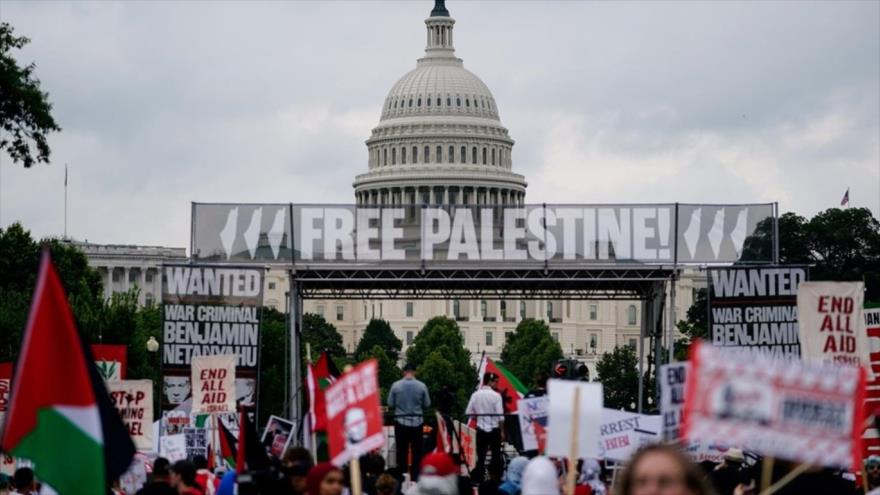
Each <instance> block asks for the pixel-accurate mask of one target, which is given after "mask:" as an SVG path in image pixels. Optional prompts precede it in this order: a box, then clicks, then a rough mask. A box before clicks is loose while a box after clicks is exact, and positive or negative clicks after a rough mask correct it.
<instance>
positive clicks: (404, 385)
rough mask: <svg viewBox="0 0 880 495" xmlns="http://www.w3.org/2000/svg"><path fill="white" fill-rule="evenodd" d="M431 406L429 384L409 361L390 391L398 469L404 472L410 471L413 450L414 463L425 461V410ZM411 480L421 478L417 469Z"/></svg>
mask: <svg viewBox="0 0 880 495" xmlns="http://www.w3.org/2000/svg"><path fill="white" fill-rule="evenodd" d="M430 406H431V399H430V398H429V397H428V387H426V386H425V384H424V383H422V382H420V381H419V380H417V379H416V367H415V366H414V365H413V364H412V363H407V364H406V366H404V368H403V378H401V379H400V380H397V381H396V382H394V384H393V385H391V390H389V391H388V408H389V409H390V410H391V412H392V414H394V438H395V442H396V450H397V468H398V469H400V471H401V472H402V473H406V472H409V467H410V464H409V463H408V462H407V460H408V458H409V456H408V454H409V451H410V450H412V466H416V467H418V466H419V465H421V461H422V421H423V416H424V414H425V410H426V409H428V407H430ZM411 474H412V478H411V479H412V480H413V481H415V480H416V479H417V478H418V469H415V470H413V472H412V473H411Z"/></svg>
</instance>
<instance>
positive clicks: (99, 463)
mask: <svg viewBox="0 0 880 495" xmlns="http://www.w3.org/2000/svg"><path fill="white" fill-rule="evenodd" d="M93 363H94V360H93V359H92V356H91V353H90V351H89V349H88V346H86V345H85V343H84V342H83V341H82V339H81V338H80V335H79V333H78V332H77V330H76V326H75V325H74V320H73V314H72V313H71V311H70V306H69V305H68V303H67V297H66V295H65V293H64V288H63V286H62V285H61V280H60V279H59V277H58V274H57V272H56V271H55V268H54V266H53V265H52V262H51V260H50V258H49V253H48V251H44V252H43V258H42V261H41V263H40V272H39V275H38V279H37V284H36V289H35V291H34V299H33V302H32V304H31V310H30V316H29V319H28V324H27V328H26V329H25V333H24V337H23V340H22V345H21V351H20V353H19V357H18V363H17V367H16V372H15V375H14V378H13V384H12V395H11V396H10V407H9V411H8V413H7V415H6V423H5V425H3V433H2V437H0V449H2V450H3V451H5V452H8V453H10V454H12V455H13V456H15V457H21V458H25V459H30V460H31V461H33V463H34V471H35V473H36V475H37V477H38V478H39V479H41V480H42V481H43V482H44V483H46V484H47V485H49V486H51V487H52V488H53V489H54V490H55V491H57V492H58V493H59V494H60V495H67V494H80V493H103V492H104V491H105V490H106V487H107V486H108V480H112V479H115V478H117V477H118V476H120V475H121V474H122V473H123V472H124V471H125V470H126V469H127V468H128V466H129V464H130V463H131V460H132V458H133V456H134V452H135V448H134V444H133V443H132V441H131V438H130V437H129V435H128V432H127V430H126V429H125V426H124V424H123V423H122V420H121V419H120V418H119V415H118V414H117V412H116V409H115V408H114V407H113V405H112V403H111V402H110V398H109V395H108V394H107V390H106V388H105V386H104V382H103V380H101V378H100V376H99V375H98V371H97V369H96V368H95V366H94V364H93Z"/></svg>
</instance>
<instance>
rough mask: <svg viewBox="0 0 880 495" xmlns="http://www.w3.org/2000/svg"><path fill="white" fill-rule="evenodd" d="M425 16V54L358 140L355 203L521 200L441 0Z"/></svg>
mask: <svg viewBox="0 0 880 495" xmlns="http://www.w3.org/2000/svg"><path fill="white" fill-rule="evenodd" d="M425 24H426V26H427V32H428V38H427V46H426V48H425V56H424V57H422V58H420V59H419V60H418V63H417V65H416V68H415V69H413V70H411V71H410V72H408V73H407V74H405V75H404V76H403V77H401V78H400V80H399V81H397V83H396V84H395V85H394V86H393V87H392V88H391V91H390V92H389V93H388V96H387V97H386V98H385V102H384V104H383V107H382V116H381V118H380V120H379V125H378V126H376V127H375V128H374V129H373V132H372V135H371V136H370V138H369V139H368V140H367V141H366V144H367V149H368V150H369V172H367V173H365V174H360V175H358V176H357V177H356V178H355V181H354V189H355V198H356V200H357V204H358V205H403V204H442V205H456V204H461V205H518V204H522V203H523V201H524V198H525V190H526V181H525V178H524V177H523V176H522V175H520V174H516V173H513V172H512V170H511V169H512V161H511V149H512V148H513V139H511V138H510V136H509V135H508V133H507V129H506V128H505V127H504V126H503V125H501V119H500V118H499V116H498V107H497V105H496V103H495V98H494V97H493V96H492V93H491V92H490V91H489V88H488V87H487V86H486V84H485V83H483V81H481V80H480V78H478V77H477V76H476V75H474V74H473V73H472V72H470V71H469V70H467V69H465V68H464V65H463V64H462V61H461V59H460V58H456V57H455V48H454V47H453V44H452V40H453V35H452V32H453V27H454V25H455V20H454V19H453V18H452V17H450V16H449V11H448V10H447V9H446V6H445V5H444V0H436V3H435V5H434V9H433V10H432V11H431V16H430V17H428V18H427V19H426V20H425Z"/></svg>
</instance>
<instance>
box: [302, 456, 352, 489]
mask: <svg viewBox="0 0 880 495" xmlns="http://www.w3.org/2000/svg"><path fill="white" fill-rule="evenodd" d="M343 480H344V477H343V475H342V471H341V470H340V469H339V468H338V467H336V466H334V465H333V464H330V463H329V462H323V463H321V464H318V465H317V466H315V467H313V468H312V469H311V470H310V471H309V475H308V477H307V478H306V489H307V490H308V494H309V495H342V489H343Z"/></svg>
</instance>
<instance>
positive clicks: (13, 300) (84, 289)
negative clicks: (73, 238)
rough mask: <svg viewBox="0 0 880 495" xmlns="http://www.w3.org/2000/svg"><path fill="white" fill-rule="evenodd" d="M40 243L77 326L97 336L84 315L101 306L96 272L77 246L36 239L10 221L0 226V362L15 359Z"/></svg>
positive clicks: (34, 279)
mask: <svg viewBox="0 0 880 495" xmlns="http://www.w3.org/2000/svg"><path fill="white" fill-rule="evenodd" d="M43 246H45V247H47V248H48V249H49V252H50V254H51V256H52V261H53V262H54V263H55V268H56V270H57V271H58V276H59V277H60V278H61V283H62V285H64V290H65V291H66V292H67V296H68V299H69V300H70V301H71V306H72V308H73V313H74V317H75V318H76V320H77V325H78V327H79V328H80V330H81V331H82V332H83V333H85V334H86V335H87V336H91V335H93V334H94V335H97V333H96V332H97V330H96V329H93V328H92V327H91V326H90V324H89V322H88V321H86V320H85V317H84V316H85V312H86V311H87V310H88V311H97V309H96V308H98V307H100V306H102V305H103V299H102V296H101V292H102V284H101V276H100V275H99V274H98V272H96V271H95V270H93V269H92V268H90V267H89V265H88V262H87V260H86V257H85V255H84V254H83V253H82V251H80V250H79V249H78V248H77V247H76V246H74V245H72V244H69V243H66V242H63V241H60V240H58V239H51V238H50V239H43V240H41V241H40V242H37V241H35V240H34V239H33V237H31V233H30V232H29V231H27V230H25V229H24V227H22V225H21V224H20V223H13V224H12V225H10V226H9V227H7V228H6V229H2V228H0V361H7V360H10V359H15V357H16V356H17V354H18V349H19V347H20V346H21V336H22V332H24V327H25V324H26V323H27V316H28V310H29V308H30V303H31V298H32V297H33V292H34V286H35V284H36V280H37V271H38V269H39V266H40V257H41V253H42V247H43Z"/></svg>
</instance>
